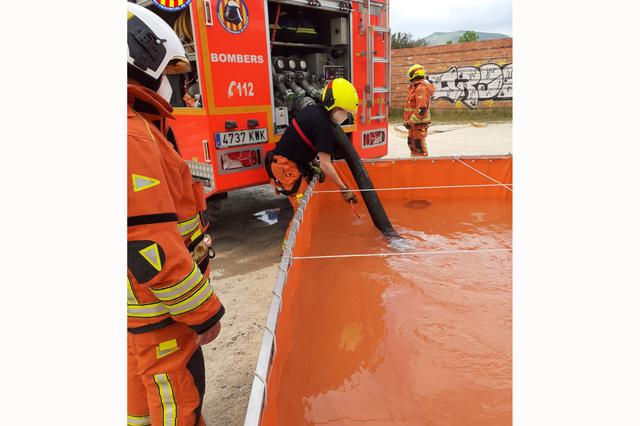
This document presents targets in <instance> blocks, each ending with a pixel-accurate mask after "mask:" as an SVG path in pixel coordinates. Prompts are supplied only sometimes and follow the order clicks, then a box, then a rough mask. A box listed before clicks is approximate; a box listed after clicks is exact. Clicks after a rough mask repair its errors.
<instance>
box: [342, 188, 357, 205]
mask: <svg viewBox="0 0 640 426" xmlns="http://www.w3.org/2000/svg"><path fill="white" fill-rule="evenodd" d="M341 191H342V192H340V194H341V195H342V198H344V201H345V202H347V203H353V204H358V197H356V194H354V192H353V191H352V190H350V189H349V187H348V186H346V185H345V187H344V188H342V190H341Z"/></svg>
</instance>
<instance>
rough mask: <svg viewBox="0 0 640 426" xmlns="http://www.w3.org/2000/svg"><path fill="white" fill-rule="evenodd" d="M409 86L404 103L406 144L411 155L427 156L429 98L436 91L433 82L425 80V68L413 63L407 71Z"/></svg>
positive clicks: (429, 114) (429, 117) (429, 119)
mask: <svg viewBox="0 0 640 426" xmlns="http://www.w3.org/2000/svg"><path fill="white" fill-rule="evenodd" d="M407 75H408V77H409V81H410V82H411V86H409V93H408V94H407V100H406V102H405V104H404V117H403V118H404V126H405V127H406V128H407V129H408V130H409V137H408V138H407V144H408V145H409V150H411V156H412V157H413V156H427V155H429V152H428V151H427V144H426V139H427V129H428V128H429V124H430V123H431V111H430V108H429V100H430V99H431V96H433V94H434V93H435V91H436V88H435V86H434V85H433V83H431V82H429V81H427V80H425V70H424V67H423V66H422V65H420V64H415V65H413V66H411V68H409V71H408V72H407Z"/></svg>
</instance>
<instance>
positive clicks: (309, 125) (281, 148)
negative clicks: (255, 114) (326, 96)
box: [273, 105, 333, 164]
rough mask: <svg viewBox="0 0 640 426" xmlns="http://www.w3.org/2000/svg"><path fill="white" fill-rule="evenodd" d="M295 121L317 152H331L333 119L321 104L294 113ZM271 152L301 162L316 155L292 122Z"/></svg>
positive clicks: (308, 160)
mask: <svg viewBox="0 0 640 426" xmlns="http://www.w3.org/2000/svg"><path fill="white" fill-rule="evenodd" d="M295 121H296V123H298V126H299V127H300V130H302V133H304V135H305V136H306V137H307V138H308V139H309V141H310V142H311V144H312V145H313V146H315V147H316V149H317V150H318V152H326V153H327V154H332V153H333V120H332V119H331V116H329V112H328V111H327V110H326V109H325V108H324V107H323V106H321V105H309V106H308V107H306V108H305V109H303V110H302V111H300V112H299V113H298V115H296V118H295ZM273 153H274V154H278V155H282V156H283V157H287V158H288V159H290V160H293V161H296V162H298V163H301V164H306V163H309V162H310V161H313V159H314V158H316V156H317V155H318V153H316V152H314V151H313V150H312V149H311V147H309V145H307V143H306V142H305V141H304V140H303V139H302V137H301V136H300V135H299V134H298V131H297V130H296V128H295V126H294V125H293V124H291V125H290V126H289V127H288V128H287V130H285V132H284V134H283V135H282V139H280V142H278V143H277V144H276V148H275V149H274V150H273Z"/></svg>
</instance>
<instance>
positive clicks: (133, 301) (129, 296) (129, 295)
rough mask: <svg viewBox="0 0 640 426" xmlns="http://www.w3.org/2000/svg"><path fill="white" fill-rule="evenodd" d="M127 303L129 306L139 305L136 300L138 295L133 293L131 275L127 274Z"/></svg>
mask: <svg viewBox="0 0 640 426" xmlns="http://www.w3.org/2000/svg"><path fill="white" fill-rule="evenodd" d="M127 303H128V304H129V305H137V304H138V299H136V295H135V293H134V292H133V287H131V280H130V279H129V274H127Z"/></svg>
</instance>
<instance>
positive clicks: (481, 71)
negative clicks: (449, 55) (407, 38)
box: [429, 64, 513, 109]
mask: <svg viewBox="0 0 640 426" xmlns="http://www.w3.org/2000/svg"><path fill="white" fill-rule="evenodd" d="M512 78H513V64H507V65H503V66H500V65H496V64H484V65H482V66H480V67H452V68H450V69H449V70H448V71H446V72H443V73H440V74H431V75H430V76H429V80H430V81H431V82H432V83H433V84H434V85H435V86H436V92H435V94H434V95H433V97H432V98H431V99H432V100H434V101H437V100H438V99H444V100H447V101H449V102H451V103H455V102H457V101H461V102H462V103H463V104H464V105H466V106H468V107H469V108H471V109H475V108H476V107H477V106H478V102H480V101H488V100H494V101H508V100H512V99H513V83H512Z"/></svg>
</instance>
